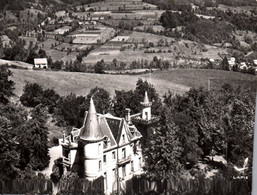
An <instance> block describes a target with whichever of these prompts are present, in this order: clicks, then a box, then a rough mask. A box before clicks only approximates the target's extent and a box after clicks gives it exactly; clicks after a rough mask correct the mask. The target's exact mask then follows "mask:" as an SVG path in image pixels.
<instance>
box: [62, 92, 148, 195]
mask: <svg viewBox="0 0 257 195" xmlns="http://www.w3.org/2000/svg"><path fill="white" fill-rule="evenodd" d="M141 104H142V112H141V113H140V114H136V115H134V116H133V115H130V110H129V109H126V110H127V115H126V117H125V118H120V117H115V116H113V115H111V114H109V113H107V114H99V113H97V112H96V108H95V105H94V102H93V99H92V98H91V100H90V107H89V110H88V111H87V112H86V113H85V119H84V122H83V126H82V127H81V128H73V130H72V131H71V133H70V134H69V135H68V136H65V134H64V135H63V139H62V140H61V146H62V151H63V166H64V170H65V172H66V171H74V172H77V173H78V175H80V176H81V177H84V178H86V179H88V180H95V179H97V178H99V177H101V176H103V177H104V180H105V182H104V183H105V194H111V193H112V192H114V191H116V190H117V189H118V188H119V186H120V185H122V184H125V182H126V181H127V180H129V179H131V178H132V177H133V176H135V175H139V174H142V173H143V169H142V168H143V164H144V160H143V155H142V146H141V139H142V134H141V133H140V132H139V130H138V129H137V128H136V126H135V125H134V124H133V123H132V118H133V117H135V116H136V117H139V115H140V117H141V119H142V120H145V121H150V120H151V102H149V99H148V95H147V93H146V94H145V98H144V101H143V102H142V103H141Z"/></svg>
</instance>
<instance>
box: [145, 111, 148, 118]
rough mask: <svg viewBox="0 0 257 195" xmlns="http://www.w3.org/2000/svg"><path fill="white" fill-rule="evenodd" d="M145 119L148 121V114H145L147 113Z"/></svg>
mask: <svg viewBox="0 0 257 195" xmlns="http://www.w3.org/2000/svg"><path fill="white" fill-rule="evenodd" d="M145 118H146V120H148V114H147V112H145Z"/></svg>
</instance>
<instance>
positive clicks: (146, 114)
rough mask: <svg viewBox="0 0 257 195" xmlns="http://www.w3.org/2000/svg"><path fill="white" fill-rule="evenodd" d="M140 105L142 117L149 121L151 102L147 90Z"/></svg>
mask: <svg viewBox="0 0 257 195" xmlns="http://www.w3.org/2000/svg"><path fill="white" fill-rule="evenodd" d="M140 104H141V105H142V107H143V108H142V116H141V117H142V119H143V120H146V121H149V120H151V106H152V102H150V101H149V98H148V95H147V91H146V92H145V97H144V101H143V102H141V103H140Z"/></svg>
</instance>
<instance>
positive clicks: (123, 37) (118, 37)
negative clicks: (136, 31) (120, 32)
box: [111, 36, 129, 42]
mask: <svg viewBox="0 0 257 195" xmlns="http://www.w3.org/2000/svg"><path fill="white" fill-rule="evenodd" d="M128 40H129V36H117V37H114V38H113V39H112V40H111V41H115V42H116V41H117V42H125V41H128Z"/></svg>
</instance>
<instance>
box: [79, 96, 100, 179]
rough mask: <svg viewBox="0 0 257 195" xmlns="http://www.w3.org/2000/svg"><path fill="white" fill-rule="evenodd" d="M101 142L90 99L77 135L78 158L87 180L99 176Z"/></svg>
mask: <svg viewBox="0 0 257 195" xmlns="http://www.w3.org/2000/svg"><path fill="white" fill-rule="evenodd" d="M103 140H104V136H103V134H102V132H101V129H100V126H99V122H98V118H97V113H96V109H95V105H94V102H93V99H92V98H91V100H90V106H89V110H88V113H87V115H86V119H85V123H84V126H83V127H82V129H81V131H80V135H79V149H80V151H81V153H83V155H82V157H80V158H82V159H81V165H82V163H83V165H82V166H83V169H84V176H85V177H86V178H87V179H89V180H90V179H91V180H93V179H95V178H97V177H98V176H100V175H101V171H102V156H103ZM78 154H79V153H78Z"/></svg>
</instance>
